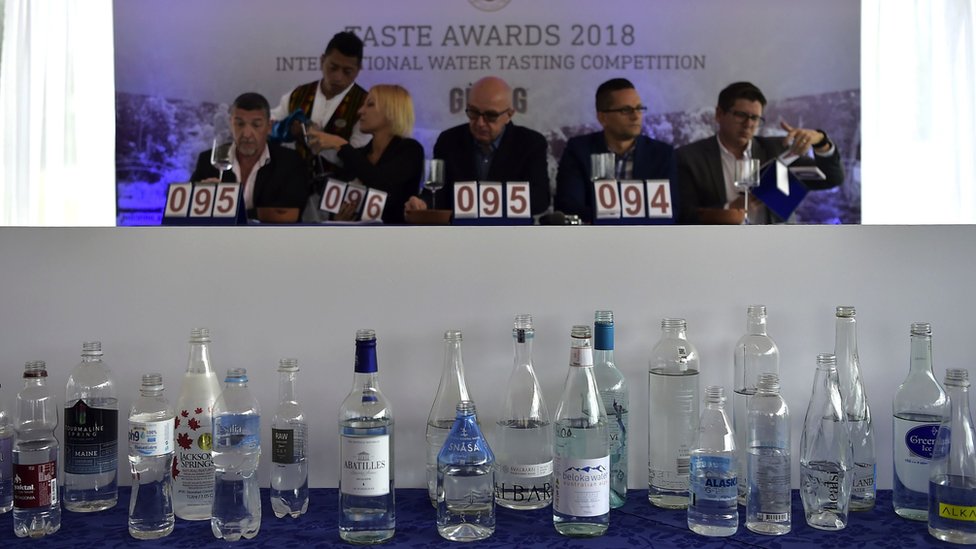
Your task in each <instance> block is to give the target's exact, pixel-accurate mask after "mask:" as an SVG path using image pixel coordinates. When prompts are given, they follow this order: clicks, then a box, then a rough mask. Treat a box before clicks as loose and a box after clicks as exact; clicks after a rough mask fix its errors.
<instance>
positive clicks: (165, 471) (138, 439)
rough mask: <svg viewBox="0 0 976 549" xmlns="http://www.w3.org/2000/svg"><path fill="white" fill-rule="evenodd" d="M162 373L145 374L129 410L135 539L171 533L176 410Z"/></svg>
mask: <svg viewBox="0 0 976 549" xmlns="http://www.w3.org/2000/svg"><path fill="white" fill-rule="evenodd" d="M163 389H164V386H163V376H162V375H161V374H157V373H151V374H145V375H144V376H142V387H141V388H140V390H139V398H138V399H136V401H135V402H134V403H133V404H132V408H131V409H130V410H129V468H130V470H131V471H132V496H131V497H130V499H129V534H130V535H131V536H132V537H134V538H136V539H156V538H161V537H164V536H168V535H169V534H170V533H171V532H172V531H173V525H174V524H175V523H176V518H175V515H174V514H173V472H172V471H173V468H172V463H173V452H174V446H175V444H176V440H175V439H176V437H175V436H174V434H173V432H174V431H173V429H174V426H175V419H176V412H175V411H174V410H173V407H172V406H171V405H170V403H169V401H168V400H166V397H164V396H163Z"/></svg>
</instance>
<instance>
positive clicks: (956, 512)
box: [939, 503, 976, 522]
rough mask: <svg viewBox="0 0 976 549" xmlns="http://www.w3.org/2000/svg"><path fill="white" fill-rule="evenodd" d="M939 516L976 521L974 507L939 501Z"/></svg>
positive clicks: (975, 509)
mask: <svg viewBox="0 0 976 549" xmlns="http://www.w3.org/2000/svg"><path fill="white" fill-rule="evenodd" d="M939 516H940V517H941V518H944V519H949V520H964V521H967V522H976V507H970V506H967V505H950V504H948V503H939Z"/></svg>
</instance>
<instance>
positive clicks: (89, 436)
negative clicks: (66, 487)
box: [64, 400, 119, 475]
mask: <svg viewBox="0 0 976 549" xmlns="http://www.w3.org/2000/svg"><path fill="white" fill-rule="evenodd" d="M118 437H119V411H118V410H108V409H104V408H92V407H90V406H88V405H87V404H85V401H84V400H79V401H78V402H76V403H75V405H74V406H72V407H70V408H65V409H64V472H65V473H71V474H75V475H97V474H99V473H108V472H114V471H115V470H117V469H118V466H119V456H118V453H119V440H118Z"/></svg>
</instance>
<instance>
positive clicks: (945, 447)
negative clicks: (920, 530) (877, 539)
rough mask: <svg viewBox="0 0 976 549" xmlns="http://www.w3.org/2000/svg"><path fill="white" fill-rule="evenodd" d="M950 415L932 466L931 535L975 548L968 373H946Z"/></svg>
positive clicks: (975, 436) (974, 433)
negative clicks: (973, 545)
mask: <svg viewBox="0 0 976 549" xmlns="http://www.w3.org/2000/svg"><path fill="white" fill-rule="evenodd" d="M945 388H946V392H948V393H949V415H948V416H947V417H946V418H945V419H943V420H942V423H941V424H940V426H939V434H938V436H937V437H936V441H935V450H934V451H933V452H932V462H931V463H930V464H929V471H930V476H929V505H928V514H929V534H932V535H933V536H935V537H936V538H938V539H940V540H942V541H948V542H951V543H964V544H968V545H972V544H976V430H974V429H973V416H972V413H971V412H970V410H969V371H968V370H962V369H950V370H946V375H945Z"/></svg>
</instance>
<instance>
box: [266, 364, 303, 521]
mask: <svg viewBox="0 0 976 549" xmlns="http://www.w3.org/2000/svg"><path fill="white" fill-rule="evenodd" d="M297 381H298V360H296V359H294V358H283V359H281V360H280V361H279V362H278V408H277V409H276V410H275V415H274V419H272V420H271V510H272V511H274V514H275V516H276V517H278V518H282V517H284V516H285V515H290V516H291V517H292V518H298V517H299V516H301V515H302V514H304V513H305V511H307V510H308V461H307V448H308V422H307V421H306V419H305V414H304V413H303V412H302V406H301V405H300V404H299V403H298V390H297V386H296V383H297Z"/></svg>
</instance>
